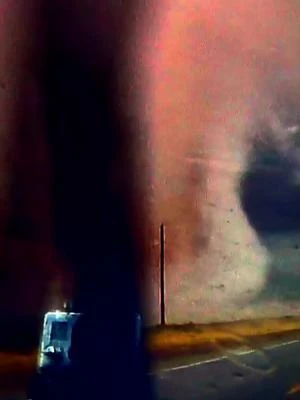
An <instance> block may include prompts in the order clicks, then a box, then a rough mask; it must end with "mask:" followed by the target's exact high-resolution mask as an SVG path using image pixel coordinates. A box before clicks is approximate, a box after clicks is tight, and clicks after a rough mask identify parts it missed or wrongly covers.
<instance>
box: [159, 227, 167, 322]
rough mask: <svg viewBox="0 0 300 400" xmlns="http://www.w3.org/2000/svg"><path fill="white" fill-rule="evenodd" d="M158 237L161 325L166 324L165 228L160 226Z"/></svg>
mask: <svg viewBox="0 0 300 400" xmlns="http://www.w3.org/2000/svg"><path fill="white" fill-rule="evenodd" d="M159 236H160V318H161V320H160V322H161V325H165V324H166V304H165V297H166V288H165V278H166V275H165V226H164V224H161V225H160V229H159Z"/></svg>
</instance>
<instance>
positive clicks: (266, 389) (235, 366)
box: [0, 338, 300, 400]
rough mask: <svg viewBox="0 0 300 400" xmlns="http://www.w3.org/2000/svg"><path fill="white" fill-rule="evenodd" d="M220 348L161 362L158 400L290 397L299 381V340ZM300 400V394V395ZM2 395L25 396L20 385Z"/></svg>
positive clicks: (8, 399)
mask: <svg viewBox="0 0 300 400" xmlns="http://www.w3.org/2000/svg"><path fill="white" fill-rule="evenodd" d="M250 346H251V345H243V348H240V349H239V350H237V349H228V348H227V349H223V350H222V349H220V352H219V354H222V355H221V356H219V357H215V358H212V357H213V356H210V358H209V359H204V358H203V355H202V358H201V356H200V355H193V356H184V357H183V356H180V357H179V358H177V359H173V360H172V361H169V362H167V361H164V362H160V363H159V364H158V365H156V366H155V372H154V373H152V377H153V379H154V385H155V387H156V391H157V399H158V400H196V399H197V400H199V399H201V400H217V399H218V400H227V399H228V400H239V399H241V400H248V399H249V400H250V399H255V400H287V399H293V400H294V399H297V397H295V396H294V397H287V396H286V393H287V392H288V390H289V389H291V387H293V386H295V385H296V384H298V383H300V339H299V340H298V339H297V338H296V339H295V340H290V341H285V342H282V343H279V344H272V345H269V346H265V347H263V348H261V349H259V348H258V347H256V348H255V349H253V348H251V347H250ZM298 396H299V397H298V398H299V399H300V393H299V394H298ZM0 400H25V395H24V393H22V392H20V390H18V392H17V390H15V393H13V391H10V393H9V394H4V393H2V394H1V395H0Z"/></svg>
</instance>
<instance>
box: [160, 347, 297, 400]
mask: <svg viewBox="0 0 300 400" xmlns="http://www.w3.org/2000/svg"><path fill="white" fill-rule="evenodd" d="M186 361H188V360H186ZM298 382H300V341H299V340H295V341H291V342H287V343H281V344H278V345H273V346H270V347H265V348H264V349H263V350H246V351H240V352H235V351H230V353H227V356H223V357H220V358H215V359H211V360H204V361H199V362H196V361H195V360H192V359H191V360H190V362H187V363H180V362H178V364H177V365H176V366H173V367H169V368H163V367H162V368H161V369H160V372H159V373H158V374H157V375H156V388H157V393H158V398H159V400H196V399H197V400H199V399H202V400H214V399H222V400H227V399H228V400H234V399H236V400H237V399H245V400H246V399H249V400H250V399H255V400H260V399H261V400H268V399H270V400H271V399H272V400H277V399H278V400H279V399H280V400H283V399H288V398H289V397H288V396H286V394H287V392H288V391H289V389H290V388H291V387H293V386H294V385H296V384H297V383H298ZM298 396H299V399H300V395H298ZM290 398H293V399H295V398H297V397H295V395H294V397H290Z"/></svg>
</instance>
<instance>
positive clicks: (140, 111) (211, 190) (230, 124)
mask: <svg viewBox="0 0 300 400" xmlns="http://www.w3.org/2000/svg"><path fill="white" fill-rule="evenodd" d="M152 3H153V2H152ZM152 3H151V2H150V5H149V3H148V5H147V6H145V5H144V9H143V10H142V11H141V15H140V16H139V18H137V19H136V21H137V22H136V25H135V29H132V32H133V33H132V37H131V40H128V43H129V45H128V49H129V51H131V53H130V54H131V58H130V60H134V61H132V62H133V64H132V65H131V69H130V71H131V74H132V75H131V77H132V79H131V80H130V82H131V86H130V88H129V87H128V93H129V95H128V93H127V96H128V98H129V104H131V107H129V111H128V113H131V115H133V118H136V121H137V125H138V124H139V126H144V127H146V129H147V130H146V132H147V133H146V135H148V142H149V145H148V148H145V158H147V168H148V169H149V170H150V171H151V176H152V181H151V184H152V187H151V191H149V192H148V193H149V194H150V195H149V199H148V207H149V212H150V214H151V218H152V223H153V225H154V226H159V224H160V223H161V222H163V223H165V225H166V238H167V239H166V240H167V244H166V259H167V308H168V321H170V322H175V321H176V322H182V321H186V320H193V321H199V320H201V321H206V320H220V319H221V320H222V319H238V318H243V317H249V316H258V315H259V314H261V313H262V312H263V310H264V309H265V305H260V306H259V307H260V308H259V307H258V308H253V307H252V306H250V304H251V302H252V301H253V300H254V299H255V298H256V296H258V295H259V293H260V292H261V291H262V290H263V288H264V287H265V285H266V282H267V279H268V273H269V268H270V266H269V265H270V262H271V256H270V254H269V251H268V249H267V248H266V246H265V244H264V243H263V241H262V240H261V239H260V237H259V235H258V234H257V232H256V230H255V229H254V228H253V227H252V226H251V224H250V223H249V219H248V217H247V215H246V214H245V212H244V210H243V209H242V206H241V202H240V193H239V191H240V188H239V183H240V180H241V177H242V175H243V174H244V172H245V171H246V170H247V168H248V160H249V154H250V153H251V151H252V148H253V141H254V139H257V138H260V140H265V141H268V140H269V139H268V138H269V137H271V140H273V141H274V143H275V145H276V147H277V148H278V149H279V151H280V152H281V153H282V154H283V155H284V156H286V157H288V158H294V160H295V161H296V162H297V163H299V151H298V150H297V149H295V146H294V145H292V136H293V134H294V133H295V132H296V131H297V130H298V129H299V128H298V125H299V116H298V113H299V109H298V106H299V105H300V101H299V99H300V97H299V88H300V85H299V84H300V75H299V71H300V69H299V67H300V56H299V54H300V52H299V50H300V49H299V47H300V40H299V39H300V28H299V17H300V7H299V5H298V3H297V2H293V1H285V2H282V1H277V0H267V1H263V2H260V1H255V0H253V1H250V0H246V1H243V2H238V1H234V0H229V1H226V2H224V1H221V0H213V1H208V0H192V1H189V2H184V1H179V0H178V1H161V2H159V4H157V5H156V6H154V5H153V4H152ZM133 38H134V39H133ZM129 76H130V75H129ZM141 134H142V133H141ZM143 134H145V133H144V132H143ZM143 190H144V191H147V190H148V188H147V187H146V185H144V184H143V182H141V191H143ZM154 241H155V239H153V242H154ZM150 269H151V271H152V272H151V275H152V279H153V276H155V277H156V278H155V279H156V281H157V280H158V274H157V265H155V266H153V265H152V266H151V268H150V267H149V270H150ZM155 279H154V280H155ZM153 293H154V294H153V298H155V290H154V291H153ZM156 293H157V292H156ZM153 301H154V303H153V304H158V299H157V298H156V300H153ZM278 304H279V305H278ZM157 310H158V308H157ZM268 312H270V313H272V312H274V313H275V314H276V313H277V314H278V313H279V314H281V313H283V314H284V313H286V312H288V311H287V307H286V305H285V304H280V293H279V294H278V299H277V302H276V301H275V303H274V306H273V308H272V307H271V308H269V309H268ZM154 318H155V316H154ZM156 318H157V317H156Z"/></svg>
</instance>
